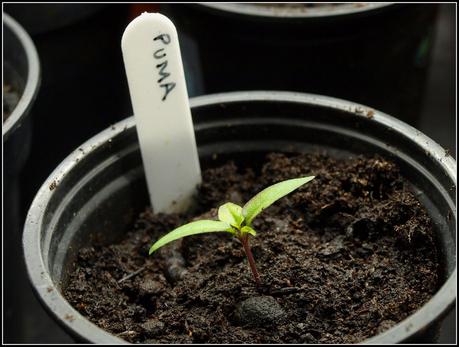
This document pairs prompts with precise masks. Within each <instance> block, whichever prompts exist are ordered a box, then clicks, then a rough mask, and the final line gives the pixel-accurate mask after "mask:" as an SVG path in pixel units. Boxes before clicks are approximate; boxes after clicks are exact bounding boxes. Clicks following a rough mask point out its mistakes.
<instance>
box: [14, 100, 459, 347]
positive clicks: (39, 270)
mask: <svg viewBox="0 0 459 347" xmlns="http://www.w3.org/2000/svg"><path fill="white" fill-rule="evenodd" d="M191 105H192V113H193V119H194V124H195V131H196V138H197V142H198V147H199V155H200V158H201V164H202V166H204V167H205V166H206V165H210V164H211V163H215V159H214V158H215V156H214V155H215V154H218V155H217V159H216V160H217V161H218V160H221V159H218V158H225V157H228V156H229V157H232V156H233V157H236V154H237V158H246V159H250V160H254V158H256V157H257V155H259V154H261V153H265V152H266V151H272V150H275V151H292V150H296V151H308V150H311V149H313V148H321V149H327V150H329V152H330V154H332V155H336V156H343V155H348V154H352V153H370V154H371V153H380V154H382V155H384V156H386V157H388V158H391V159H392V160H394V161H395V162H397V163H398V164H399V166H400V168H401V170H402V173H403V174H404V176H405V177H406V178H408V180H410V182H411V183H412V185H413V189H415V191H416V192H417V194H418V195H419V199H421V200H422V202H423V203H424V204H425V205H426V206H427V208H428V210H429V212H430V215H431V217H432V218H433V220H434V221H435V226H436V231H437V236H438V245H439V247H440V248H441V250H442V253H443V264H444V265H443V271H444V274H445V278H444V283H443V285H442V287H441V288H440V289H439V291H438V292H437V293H436V294H435V295H434V296H433V297H432V299H431V300H430V301H429V302H428V303H427V304H426V305H424V306H423V307H422V308H421V309H419V311H417V312H416V313H415V314H413V315H412V316H410V317H408V318H407V319H405V320H404V321H402V322H401V323H399V324H397V325H396V326H394V327H393V328H391V329H390V330H388V331H386V332H384V333H383V334H381V335H378V336H375V337H373V338H371V339H369V340H367V341H366V342H371V343H394V342H402V341H430V342H431V341H432V340H433V336H434V335H435V332H436V331H437V330H436V329H437V326H438V324H439V322H440V321H441V320H442V318H443V316H444V315H445V314H446V313H447V312H448V311H449V310H450V309H451V307H452V306H453V304H454V302H455V298H456V277H457V273H456V257H455V253H456V240H455V223H456V208H455V191H456V162H455V161H454V159H453V158H451V157H450V156H448V155H447V154H446V153H445V151H444V150H443V149H442V148H441V147H440V146H439V145H437V144H436V143H435V142H434V141H432V140H431V139H429V138H427V137H426V136H425V135H423V134H422V133H420V132H419V131H417V130H416V129H414V128H412V127H410V126H408V125H406V124H405V123H402V122H400V121H398V120H397V119H395V118H393V117H391V116H388V115H386V114H383V113H381V112H379V111H376V110H371V109H369V108H368V107H366V106H362V105H359V104H355V103H351V102H347V101H343V100H339V99H334V98H329V97H324V96H318V95H311V94H297V93H287V92H238V93H227V94H217V95H210V96H204V97H198V98H194V99H192V100H191ZM147 204H148V194H147V188H146V183H145V177H144V173H143V168H142V161H141V157H140V152H139V147H138V141H137V134H136V131H135V123H134V119H133V118H128V119H126V120H124V121H122V122H119V123H118V124H116V125H115V126H114V127H113V128H109V129H107V130H105V131H103V132H101V133H100V134H98V135H96V136H95V137H93V138H92V139H90V140H89V141H87V142H86V143H84V144H83V145H82V146H81V147H80V148H78V149H77V150H75V151H74V152H73V153H72V154H71V155H69V156H68V157H67V158H66V159H65V160H64V161H63V162H62V163H61V164H60V165H59V166H58V167H57V168H56V170H55V171H54V172H53V173H52V174H51V175H50V176H49V178H48V179H47V180H46V182H45V183H44V184H43V186H42V188H41V189H40V190H39V192H38V193H37V195H36V197H35V199H34V201H33V203H32V206H31V207H30V210H29V213H28V216H27V221H26V224H25V228H24V238H23V245H24V254H25V260H26V264H27V268H28V273H29V276H30V281H31V283H32V285H33V287H34V289H35V290H36V292H37V295H38V296H39V298H40V299H41V301H42V302H43V304H44V306H45V307H46V308H47V309H48V310H49V312H50V313H51V314H52V315H53V316H54V318H55V319H56V320H57V321H58V322H59V323H61V324H62V326H63V327H64V328H65V329H67V330H68V331H69V332H71V333H72V334H73V335H74V336H75V337H76V338H77V339H79V340H83V341H89V342H98V343H119V342H124V341H122V340H120V339H119V338H117V337H115V336H113V335H111V334H109V333H108V332H106V331H104V330H102V329H100V328H99V327H97V326H96V325H94V324H93V323H91V322H90V321H89V320H87V319H86V318H84V317H83V316H82V315H80V314H79V313H78V312H77V311H76V310H75V309H74V308H73V307H72V306H71V305H70V304H69V303H68V302H67V301H66V300H65V299H64V297H63V295H62V293H61V289H62V287H63V286H65V283H66V280H67V274H68V273H69V271H72V269H71V264H72V261H73V260H74V259H75V255H76V253H77V252H78V250H79V249H80V248H81V247H82V246H85V245H88V244H91V243H92V242H95V241H98V242H107V243H108V242H113V241H114V240H117V239H119V238H120V236H121V235H122V234H123V233H124V232H126V231H127V230H128V229H129V227H130V226H131V225H132V223H133V221H134V218H136V216H137V213H138V212H140V211H142V209H143V208H144V207H145V206H146V205H147ZM448 216H449V217H448ZM104 230H110V232H109V233H102V232H101V231H104Z"/></svg>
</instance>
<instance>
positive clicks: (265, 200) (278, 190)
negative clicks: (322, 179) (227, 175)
mask: <svg viewBox="0 0 459 347" xmlns="http://www.w3.org/2000/svg"><path fill="white" fill-rule="evenodd" d="M314 178H315V176H307V177H300V178H293V179H290V180H286V181H282V182H279V183H276V184H273V185H272V186H269V187H267V188H265V189H264V190H262V191H261V192H259V193H258V194H257V195H255V196H254V197H253V198H252V199H250V200H249V201H248V202H247V203H246V204H245V205H244V207H243V208H242V214H243V216H244V218H245V224H246V225H248V226H250V225H251V223H252V221H253V219H254V218H255V217H256V216H257V215H258V214H259V213H260V212H261V211H263V210H264V209H265V208H267V207H268V206H270V205H272V204H273V203H274V202H276V201H277V200H279V199H280V198H282V197H284V196H286V195H287V194H290V193H291V192H293V191H294V190H296V189H298V188H299V187H301V186H302V185H303V184H306V183H308V182H310V181H311V180H313V179H314Z"/></svg>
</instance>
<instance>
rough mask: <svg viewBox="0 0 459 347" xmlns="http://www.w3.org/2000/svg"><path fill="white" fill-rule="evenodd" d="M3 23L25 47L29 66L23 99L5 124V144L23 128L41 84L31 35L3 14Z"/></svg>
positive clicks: (3, 128)
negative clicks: (16, 130) (18, 129)
mask: <svg viewBox="0 0 459 347" xmlns="http://www.w3.org/2000/svg"><path fill="white" fill-rule="evenodd" d="M3 23H4V25H6V26H7V27H8V28H9V29H10V30H11V31H12V32H13V34H14V35H15V36H16V38H17V40H19V41H20V43H21V45H22V46H23V48H24V51H25V54H26V57H27V65H28V73H27V80H26V85H25V88H24V91H23V93H22V95H21V98H20V99H19V102H18V104H17V105H16V107H15V108H14V110H13V112H12V113H11V114H10V116H9V117H8V118H7V119H6V120H5V121H4V122H3V126H2V131H3V142H5V141H6V140H7V139H8V137H10V136H11V134H12V133H13V132H14V130H15V129H17V128H18V127H20V126H21V123H22V122H23V121H24V119H25V117H26V116H27V115H28V113H29V112H28V111H29V109H30V107H31V106H32V102H33V100H34V99H35V97H36V96H37V92H38V87H39V84H40V59H39V57H38V53H37V49H36V48H35V45H34V43H33V41H32V39H31V38H30V36H29V34H28V33H27V32H26V31H25V30H24V28H23V27H22V26H21V25H20V24H19V23H18V22H17V21H16V20H14V19H13V18H12V17H11V16H9V15H8V14H6V13H5V12H3ZM2 88H3V87H2Z"/></svg>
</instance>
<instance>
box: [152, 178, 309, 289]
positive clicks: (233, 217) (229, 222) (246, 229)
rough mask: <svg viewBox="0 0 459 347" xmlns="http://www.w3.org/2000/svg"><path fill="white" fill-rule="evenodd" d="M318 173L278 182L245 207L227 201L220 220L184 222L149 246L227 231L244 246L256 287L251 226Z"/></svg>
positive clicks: (258, 278)
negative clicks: (264, 213)
mask: <svg viewBox="0 0 459 347" xmlns="http://www.w3.org/2000/svg"><path fill="white" fill-rule="evenodd" d="M314 177H315V176H308V177H302V178H294V179H290V180H286V181H282V182H279V183H276V184H274V185H272V186H269V187H267V188H265V189H264V190H262V191H261V192H259V193H258V194H256V195H255V196H254V197H253V198H252V199H250V200H249V201H248V202H247V203H246V204H245V205H244V207H241V206H238V205H236V204H233V203H232V202H227V203H225V204H223V205H221V206H220V207H219V209H218V219H219V220H218V221H216V220H199V221H195V222H191V223H188V224H185V225H182V226H180V227H178V228H176V229H174V230H172V231H171V232H169V233H168V234H166V235H165V236H163V237H162V238H160V239H159V240H158V241H156V242H155V243H154V244H153V246H151V248H150V252H149V254H152V253H153V252H155V251H156V250H158V249H159V248H161V247H162V246H164V245H166V244H168V243H169V242H172V241H175V240H177V239H180V238H182V237H185V236H191V235H196V234H203V233H214V232H228V233H230V234H232V235H234V236H235V237H236V238H238V239H239V240H240V241H241V243H242V246H243V247H244V251H245V254H246V256H247V259H248V261H249V265H250V269H251V270H252V274H253V277H254V279H255V283H256V285H257V287H260V286H261V281H260V276H259V274H258V271H257V268H256V266H255V260H254V259H253V255H252V251H251V250H250V246H249V235H252V236H256V234H257V233H256V231H255V230H254V229H253V228H252V222H253V220H254V218H255V217H256V216H257V215H258V214H259V213H260V212H262V211H263V210H264V209H265V208H267V207H268V206H270V205H272V204H273V203H274V202H275V201H277V200H279V199H280V198H282V197H284V196H286V195H287V194H289V193H291V192H293V191H294V190H295V189H298V188H299V187H301V186H302V185H303V184H306V183H308V182H309V181H311V180H312V179H314Z"/></svg>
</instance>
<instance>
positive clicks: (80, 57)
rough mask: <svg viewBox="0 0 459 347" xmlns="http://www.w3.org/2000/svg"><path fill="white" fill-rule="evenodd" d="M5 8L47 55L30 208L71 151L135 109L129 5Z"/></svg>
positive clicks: (29, 180)
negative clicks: (127, 49)
mask: <svg viewBox="0 0 459 347" xmlns="http://www.w3.org/2000/svg"><path fill="white" fill-rule="evenodd" d="M5 11H6V12H7V13H10V14H11V15H12V16H14V18H15V19H16V20H17V21H18V22H19V23H21V24H22V25H24V26H26V27H28V28H30V30H32V32H31V35H32V37H33V40H34V42H35V44H36V46H37V51H38V54H39V56H40V60H41V62H42V71H43V74H42V75H43V80H42V85H41V88H40V92H39V95H38V97H37V103H36V105H35V108H34V114H35V118H36V119H39V120H40V121H37V122H34V123H33V132H34V138H33V140H32V141H33V142H32V149H31V151H32V152H31V156H30V158H29V160H28V162H27V163H26V170H24V175H23V178H22V182H21V186H22V187H23V193H22V194H23V201H24V202H25V206H24V207H25V208H27V207H28V206H29V205H30V203H31V201H32V199H33V197H34V196H35V193H36V191H37V190H38V188H39V187H40V185H41V183H42V182H43V180H44V179H45V178H46V177H47V175H48V174H49V172H50V171H51V170H53V169H54V168H55V167H56V166H57V165H58V164H59V163H60V162H61V161H62V160H63V159H64V158H65V156H66V155H67V154H68V153H69V152H70V151H72V150H73V149H74V148H75V147H76V146H78V145H79V144H80V143H82V142H83V141H85V140H86V139H88V138H89V137H91V136H93V135H94V134H96V133H98V132H99V131H101V130H102V129H105V128H106V127H108V126H110V125H111V124H113V123H115V122H117V121H119V120H120V119H121V118H120V116H117V115H118V114H126V113H129V112H131V111H130V103H129V97H128V95H129V93H128V89H127V82H126V77H125V73H124V67H123V60H122V55H121V49H120V37H121V36H122V33H123V30H124V29H125V27H126V25H127V24H128V11H127V5H125V4H114V5H111V6H107V5H102V4H8V5H5ZM56 144H59V145H57V146H56ZM23 217H24V218H25V215H24V216H23Z"/></svg>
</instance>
